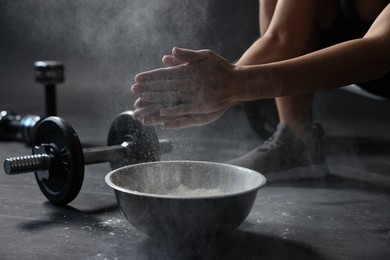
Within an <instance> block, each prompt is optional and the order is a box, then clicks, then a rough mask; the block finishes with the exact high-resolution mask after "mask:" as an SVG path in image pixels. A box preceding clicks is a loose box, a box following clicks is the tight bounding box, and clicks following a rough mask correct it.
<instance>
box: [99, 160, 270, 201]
mask: <svg viewBox="0 0 390 260" xmlns="http://www.w3.org/2000/svg"><path fill="white" fill-rule="evenodd" d="M168 163H196V164H213V165H223V166H225V167H234V168H239V169H243V170H245V171H250V172H252V173H255V174H257V175H258V177H259V178H260V180H259V184H258V185H256V186H255V187H253V188H251V189H249V190H245V191H240V192H235V193H229V194H224V195H210V196H200V197H188V196H176V195H175V196H172V195H166V194H154V193H147V192H140V191H135V190H129V189H125V188H123V187H121V186H118V185H116V184H115V183H113V182H112V181H111V176H112V175H114V174H115V173H117V172H119V171H121V170H123V169H125V168H132V167H139V166H142V165H146V164H147V165H150V164H168ZM104 180H105V182H106V184H107V185H108V186H110V187H111V188H113V189H114V190H116V191H120V192H124V193H127V194H132V195H137V196H143V197H151V198H163V199H182V200H200V199H202V200H204V199H221V198H228V197H236V196H240V195H244V194H246V193H251V192H254V191H257V190H259V189H260V188H262V187H263V186H264V185H265V184H266V183H267V179H266V178H265V176H264V175H263V174H261V173H259V172H258V171H255V170H251V169H248V168H245V167H241V166H236V165H232V164H227V163H220V162H209V161H193V160H172V161H154V162H145V163H138V164H132V165H127V166H124V167H120V168H118V169H115V170H112V171H110V172H109V173H108V174H107V175H106V176H105V178H104Z"/></svg>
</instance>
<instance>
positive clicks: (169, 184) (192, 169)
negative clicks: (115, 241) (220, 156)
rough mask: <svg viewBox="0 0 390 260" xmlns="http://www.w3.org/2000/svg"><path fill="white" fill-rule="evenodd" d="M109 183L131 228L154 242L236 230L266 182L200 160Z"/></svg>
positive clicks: (115, 177) (145, 169)
mask: <svg viewBox="0 0 390 260" xmlns="http://www.w3.org/2000/svg"><path fill="white" fill-rule="evenodd" d="M105 180H106V182H107V184H108V185H109V186H111V187H112V188H114V190H115V195H116V198H117V201H118V205H119V208H120V209H121V211H122V212H123V214H124V215H125V217H126V219H127V220H128V221H129V223H130V224H132V225H133V226H134V227H136V228H137V229H138V230H140V231H142V232H144V233H146V234H148V235H150V236H151V237H157V238H167V237H180V239H182V240H187V239H195V238H197V237H200V236H203V237H204V236H206V237H215V236H218V235H221V234H224V233H227V232H229V231H231V230H234V229H235V228H236V227H238V226H239V225H240V224H241V223H242V222H243V221H244V220H245V219H246V217H247V216H248V214H249V212H250V210H251V208H252V206H253V203H254V201H255V198H256V194H257V191H258V190H259V189H260V188H261V187H262V186H263V185H264V184H265V183H266V179H265V177H264V176H263V175H261V174H260V173H258V172H255V171H252V170H249V169H246V168H243V167H238V166H233V165H228V164H222V163H212V162H198V161H165V162H152V163H142V164H135V165H131V166H126V167H122V168H119V169H116V170H114V171H112V172H110V173H109V174H107V176H106V178H105Z"/></svg>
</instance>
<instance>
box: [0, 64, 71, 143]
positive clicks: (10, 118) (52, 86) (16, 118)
mask: <svg viewBox="0 0 390 260" xmlns="http://www.w3.org/2000/svg"><path fill="white" fill-rule="evenodd" d="M34 72H35V81H36V82H39V83H42V84H43V85H44V87H45V99H46V100H45V101H46V102H45V105H46V116H55V115H56V114H57V105H56V84H57V83H62V82H64V64H63V63H62V62H59V61H36V62H34ZM40 121H41V116H38V115H26V116H21V115H18V114H16V113H14V112H12V111H7V110H4V111H1V112H0V140H7V141H11V140H12V141H15V140H18V141H22V142H25V143H27V144H31V142H32V139H33V137H34V128H35V126H36V125H38V123H39V122H40Z"/></svg>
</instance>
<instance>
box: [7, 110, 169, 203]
mask: <svg viewBox="0 0 390 260" xmlns="http://www.w3.org/2000/svg"><path fill="white" fill-rule="evenodd" d="M171 150H172V144H171V142H170V141H169V140H158V138H157V135H156V133H155V131H154V129H153V128H152V127H145V126H143V125H142V124H140V123H139V122H138V121H136V120H134V119H133V117H132V111H125V112H123V113H121V114H120V115H119V116H118V117H117V118H116V119H115V120H114V122H113V123H112V124H111V127H110V130H109V134H108V139H107V146H106V147H96V148H87V149H82V147H81V143H80V140H79V138H78V136H77V134H76V132H75V131H74V129H73V128H72V126H71V125H70V124H69V123H68V122H66V121H65V120H64V119H62V118H59V117H48V118H46V119H44V120H42V122H41V123H40V124H39V125H38V127H37V129H36V131H35V136H34V147H33V154H32V155H27V156H20V157H14V158H9V159H6V160H5V162H4V170H5V172H6V173H7V174H9V175H14V174H20V173H27V172H35V177H36V180H37V183H38V186H39V188H40V189H41V191H42V193H43V194H44V195H45V197H46V198H47V199H48V200H49V201H50V202H52V203H54V204H56V205H66V204H68V203H69V202H71V201H72V200H73V199H75V198H76V196H77V195H78V193H79V191H80V189H81V186H82V184H83V179H84V165H89V164H97V163H103V162H109V163H110V166H111V169H116V168H119V167H123V166H126V165H131V164H136V163H142V162H151V161H157V160H159V159H160V154H161V153H166V152H170V151H171Z"/></svg>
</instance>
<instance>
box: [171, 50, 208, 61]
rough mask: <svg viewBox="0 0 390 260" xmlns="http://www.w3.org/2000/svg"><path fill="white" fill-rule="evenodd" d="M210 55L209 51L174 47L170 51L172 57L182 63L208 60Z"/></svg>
mask: <svg viewBox="0 0 390 260" xmlns="http://www.w3.org/2000/svg"><path fill="white" fill-rule="evenodd" d="M210 53H211V51H209V50H199V51H194V50H189V49H181V48H177V47H174V48H173V50H172V55H173V56H174V57H176V58H177V59H179V60H181V61H184V62H195V61H200V60H204V59H207V58H210Z"/></svg>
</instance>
